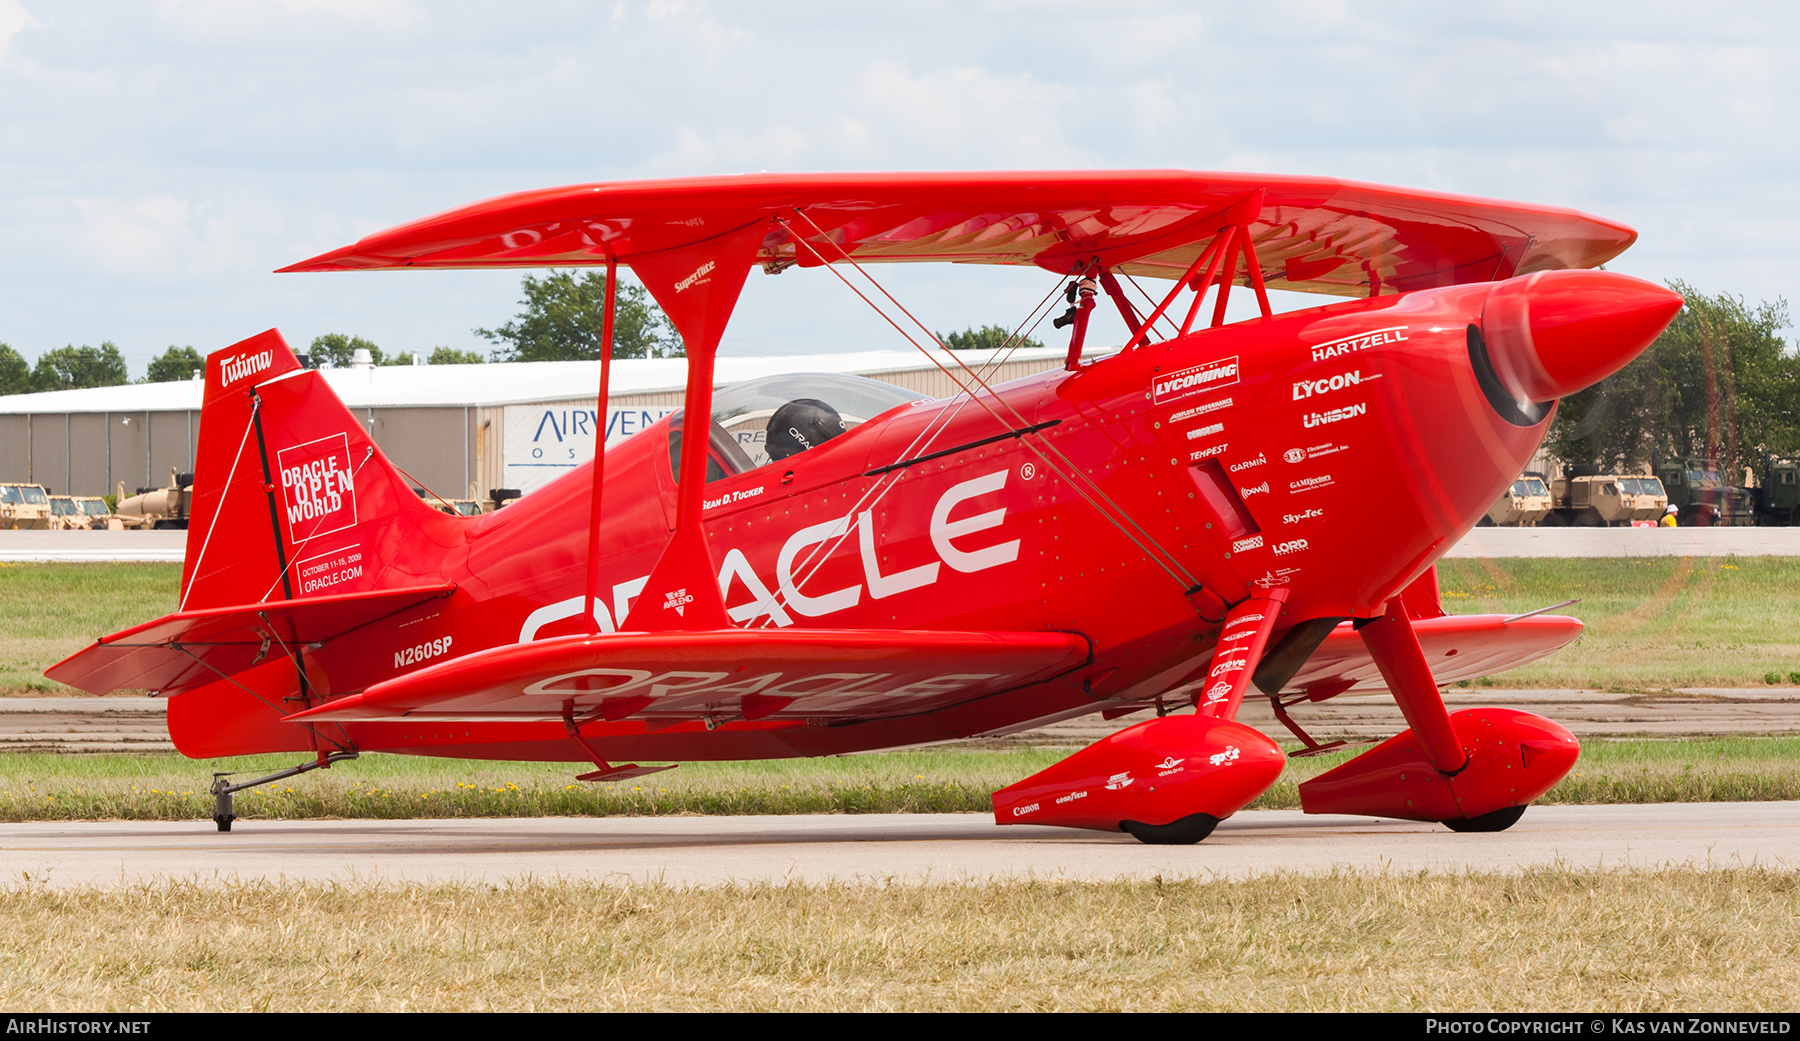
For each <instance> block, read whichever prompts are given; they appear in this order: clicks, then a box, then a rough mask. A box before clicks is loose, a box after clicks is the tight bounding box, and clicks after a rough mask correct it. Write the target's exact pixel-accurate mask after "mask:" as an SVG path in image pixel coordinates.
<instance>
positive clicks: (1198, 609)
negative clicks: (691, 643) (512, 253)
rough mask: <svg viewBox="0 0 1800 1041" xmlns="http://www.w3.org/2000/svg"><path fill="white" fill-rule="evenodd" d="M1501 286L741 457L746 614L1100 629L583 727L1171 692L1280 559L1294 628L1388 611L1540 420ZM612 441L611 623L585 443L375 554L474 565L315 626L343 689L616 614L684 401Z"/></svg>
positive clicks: (914, 727) (942, 729)
mask: <svg viewBox="0 0 1800 1041" xmlns="http://www.w3.org/2000/svg"><path fill="white" fill-rule="evenodd" d="M1488 289H1489V286H1487V285H1474V286H1463V287H1451V288H1446V289H1440V290H1427V291H1421V292H1415V293H1410V294H1405V295H1401V296H1385V297H1378V298H1375V299H1371V300H1362V301H1353V302H1346V303H1342V304H1337V305H1333V306H1329V307H1323V308H1317V309H1312V310H1307V311H1300V312H1292V313H1288V314H1283V315H1277V316H1275V317H1273V318H1269V319H1259V320H1253V321H1247V322H1241V323H1237V324H1234V325H1229V326H1224V327H1220V328H1217V329H1210V330H1205V331H1202V332H1198V333H1195V334H1192V335H1189V336H1186V337H1182V338H1179V339H1175V340H1170V341H1166V342H1161V343H1152V344H1149V345H1147V346H1141V347H1138V348H1135V349H1132V350H1130V351H1127V352H1125V353H1122V354H1119V355H1116V356H1113V357H1109V358H1105V359H1103V360H1101V361H1097V362H1094V363H1092V364H1089V365H1086V366H1084V367H1082V368H1081V369H1080V370H1079V371H1076V372H1072V373H1071V372H1064V371H1058V372H1054V373H1046V374H1042V375H1039V376H1035V377H1031V378H1028V379H1023V380H1018V381H1014V382H1012V383H1008V384H1004V385H1000V386H997V387H995V388H993V395H992V396H991V397H990V396H989V394H988V393H987V392H985V391H983V392H980V393H979V394H978V395H977V397H976V399H975V400H973V401H971V400H970V399H969V398H968V397H958V398H951V399H944V400H937V401H923V402H916V403H913V404H910V405H902V406H900V407H897V408H894V409H891V410H889V411H887V412H885V413H883V414H881V415H879V416H875V417H873V418H870V419H868V420H867V421H866V422H862V423H861V424H860V425H857V426H855V427H854V428H852V429H850V430H849V431H847V432H846V433H844V434H843V435H841V436H838V437H836V438H834V439H832V440H830V441H828V442H826V443H824V444H822V445H819V446H817V447H815V448H812V449H810V450H808V451H803V452H801V453H799V454H798V455H795V456H791V457H789V458H786V459H781V460H776V461H774V462H770V463H767V464H766V465H762V466H758V467H755V468H752V469H749V470H747V471H744V472H740V473H727V474H725V475H724V476H723V477H720V478H718V479H716V480H713V481H712V482H710V483H709V484H708V486H707V489H706V495H705V501H706V504H707V506H706V511H705V526H706V532H707V536H708V539H709V543H710V549H711V553H712V556H713V560H714V563H715V565H716V566H717V567H718V568H719V569H720V575H721V578H720V582H721V586H722V588H723V590H724V597H725V605H726V607H727V610H728V612H729V613H730V615H731V617H732V620H733V623H734V624H737V625H740V626H745V627H749V628H762V627H769V628H787V627H816V628H832V629H926V630H971V631H995V630H997V631H1037V630H1057V631H1065V632H1073V633H1079V634H1081V635H1082V636H1085V637H1086V638H1087V639H1088V640H1089V641H1090V643H1091V645H1092V647H1093V655H1092V661H1091V662H1090V663H1089V664H1088V665H1087V666H1086V667H1084V668H1081V669H1079V670H1076V671H1074V672H1072V673H1069V674H1068V675H1065V676H1063V677H1062V678H1060V679H1055V680H1050V681H1047V682H1041V683H1036V684H1033V685H1031V686H1029V687H1026V688H1023V689H1019V690H1016V691H1012V692H1008V693H1004V694H1000V695H993V696H988V697H984V698H981V699H978V700H975V701H972V702H966V703H961V704H945V703H941V702H933V703H930V704H919V705H908V704H905V703H904V701H905V699H892V698H889V699H883V698H882V697H880V696H879V695H880V693H881V692H880V689H879V683H878V682H876V681H866V680H865V681H864V682H862V683H860V684H859V685H857V688H856V690H855V691H854V693H856V694H862V695H869V696H863V697H840V698H837V699H835V700H834V699H832V698H830V697H825V696H821V697H816V698H812V699H810V700H806V701H803V703H801V704H798V705H796V706H795V707H794V708H793V710H792V711H790V712H788V713H786V714H784V715H782V716H778V717H776V718H772V719H766V720H744V719H733V718H732V716H731V712H730V706H729V705H718V706H711V708H708V702H707V698H706V692H705V691H704V690H696V691H692V692H689V693H688V694H687V695H686V697H685V702H686V710H687V711H689V712H691V715H690V717H689V718H687V719H686V720H672V719H670V718H667V717H666V716H665V717H663V718H655V719H626V720H620V721H612V722H600V723H595V724H593V725H592V726H590V727H588V728H587V729H586V730H585V731H584V733H586V734H587V735H588V736H589V737H590V738H591V739H592V740H593V741H594V742H596V744H597V746H598V747H600V748H601V749H602V750H603V751H605V752H606V753H607V754H612V755H617V756H619V757H621V758H626V757H646V758H659V757H660V758H681V759H703V758H755V757H771V756H782V755H810V754H831V753H837V752H845V751H855V750H862V749H870V748H880V747H893V746H898V745H907V744H916V743H921V742H926V741H937V740H946V739H953V738H957V737H966V736H970V735H975V734H982V733H992V732H996V731H1004V730H1010V729H1019V728H1023V727H1025V726H1029V725H1035V724H1037V723H1041V722H1043V721H1048V720H1052V719H1056V718H1062V717H1068V716H1073V715H1078V714H1082V713H1086V712H1091V711H1096V710H1098V709H1100V708H1103V707H1108V706H1110V705H1117V704H1120V703H1121V702H1122V701H1127V700H1137V699H1148V698H1154V697H1156V696H1157V695H1164V696H1166V697H1167V698H1169V699H1170V700H1171V702H1175V701H1180V700H1182V699H1184V698H1185V696H1186V695H1185V694H1184V693H1183V691H1184V685H1186V684H1191V683H1194V682H1197V681H1198V680H1199V679H1200V678H1201V677H1202V676H1203V675H1204V671H1205V668H1206V665H1207V663H1208V661H1209V660H1210V658H1211V655H1212V651H1213V649H1214V644H1215V640H1216V637H1217V633H1218V622H1219V620H1220V616H1219V614H1217V613H1216V612H1215V605H1224V604H1230V603H1236V602H1238V601H1241V600H1243V599H1244V598H1245V597H1246V596H1248V595H1250V593H1251V591H1252V590H1254V589H1256V588H1259V587H1260V588H1264V589H1267V588H1270V587H1273V586H1287V587H1289V590H1290V592H1289V598H1288V600H1287V601H1286V605H1285V608H1284V611H1283V616H1282V619H1281V622H1280V623H1279V628H1278V632H1277V634H1276V638H1277V639H1278V638H1279V636H1280V631H1281V630H1285V629H1287V628H1289V627H1291V626H1292V625H1294V624H1295V623H1298V622H1301V621H1305V620H1308V619H1318V618H1354V617H1367V616H1370V615H1372V614H1376V613H1379V611H1380V609H1381V606H1382V605H1383V603H1384V602H1385V601H1387V600H1388V599H1389V598H1390V597H1392V596H1393V595H1394V594H1395V593H1396V592H1397V591H1398V590H1400V589H1401V588H1403V587H1404V586H1405V585H1406V584H1407V583H1408V582H1410V581H1411V580H1412V579H1414V578H1415V577H1417V576H1418V575H1419V574H1420V573H1421V572H1423V571H1424V570H1425V569H1426V568H1427V567H1429V566H1430V565H1431V564H1432V563H1433V562H1434V561H1435V560H1436V559H1437V557H1438V556H1439V555H1441V554H1442V553H1443V552H1444V550H1445V549H1447V548H1448V547H1449V546H1450V545H1451V544H1452V543H1453V542H1454V541H1455V540H1456V539H1457V538H1459V537H1460V536H1461V535H1462V534H1463V533H1465V532H1466V531H1467V530H1468V529H1469V528H1470V527H1471V526H1472V525H1473V524H1474V523H1475V522H1476V521H1477V520H1478V519H1479V518H1480V517H1481V516H1482V514H1483V512H1484V511H1485V510H1486V509H1487V507H1488V506H1489V505H1491V503H1492V502H1493V500H1494V498H1495V496H1497V495H1498V494H1499V493H1500V492H1501V491H1502V490H1503V489H1504V488H1506V487H1507V485H1508V483H1509V482H1510V481H1511V480H1512V479H1513V478H1514V477H1515V476H1516V475H1517V473H1518V472H1519V470H1520V468H1521V466H1522V465H1523V464H1524V463H1525V461H1526V460H1527V459H1528V458H1529V456H1530V454H1531V453H1532V451H1533V450H1534V449H1535V448H1536V446H1537V444H1538V442H1539V440H1540V439H1541V438H1542V435H1543V432H1544V423H1545V422H1546V421H1547V416H1546V417H1544V418H1543V419H1540V420H1539V421H1538V422H1537V423H1536V424H1534V425H1529V426H1522V425H1515V423H1513V422H1509V421H1508V420H1507V419H1506V418H1504V417H1503V416H1501V415H1500V414H1499V413H1498V412H1497V411H1496V410H1495V409H1494V408H1493V407H1491V406H1490V404H1489V402H1488V400H1487V398H1486V397H1484V394H1483V390H1482V388H1481V386H1480V385H1479V382H1478V380H1477V377H1476V375H1475V373H1474V371H1473V369H1472V366H1471V361H1470V348H1469V336H1470V334H1469V329H1470V326H1471V325H1472V323H1476V322H1477V321H1478V320H1479V317H1480V312H1481V307H1482V302H1483V300H1484V299H1485V297H1486V295H1487V292H1488ZM1022 430H1030V431H1031V432H1029V433H1016V432H1018V431H1022ZM1007 435H1014V436H1007ZM604 465H605V479H604V488H603V506H602V520H601V543H600V544H601V553H600V556H599V558H598V560H597V561H596V564H595V566H596V568H597V575H598V582H597V587H598V591H599V596H598V601H599V603H598V606H597V609H596V611H595V612H594V616H593V620H592V622H591V623H590V622H589V621H588V620H587V619H585V618H584V617H583V611H582V608H583V605H584V603H585V597H584V594H585V590H586V587H587V576H586V570H585V567H586V561H587V546H588V528H587V521H588V512H589V507H588V502H589V496H590V494H591V487H592V471H591V469H590V468H589V467H587V466H583V467H581V468H579V469H577V470H575V471H574V472H572V473H570V474H568V475H566V476H565V477H563V478H562V479H560V480H558V481H556V482H554V483H553V484H551V485H549V486H547V487H545V488H543V489H540V490H539V491H537V492H535V493H533V494H532V495H531V496H529V497H528V498H526V499H524V500H521V501H520V502H519V503H518V504H516V505H514V506H512V507H509V508H507V509H505V510H502V511H499V512H496V513H493V514H489V515H485V516H482V517H479V518H473V519H466V520H465V519H460V518H450V517H444V518H443V521H442V523H441V524H439V523H437V522H433V527H432V529H431V530H432V532H433V533H434V535H433V536H432V538H431V541H434V542H437V543H439V545H438V546H437V547H435V548H433V551H432V553H431V554H430V558H431V559H432V560H433V561H434V563H433V565H432V566H431V567H430V568H429V569H426V568H423V567H422V566H421V565H420V562H419V561H418V560H416V559H415V560H413V562H412V563H411V564H406V565H402V564H401V558H403V557H407V556H408V554H409V551H410V550H412V549H414V548H416V547H404V546H396V547H392V548H391V549H387V550H382V551H379V552H377V553H375V554H374V555H372V556H371V557H370V558H369V559H368V560H367V562H366V566H368V567H374V568H381V567H405V568H406V569H407V570H410V571H412V572H413V573H414V576H413V577H414V579H415V580H417V579H419V578H423V577H428V576H427V575H426V572H427V571H429V572H431V573H432V574H435V575H436V576H438V577H440V578H442V579H446V580H449V581H453V582H455V583H456V584H457V590H456V592H455V593H454V594H453V595H452V596H451V597H450V598H448V599H446V600H443V601H435V602H433V603H432V604H429V605H425V606H421V607H417V608H412V609H409V610H408V611H405V612H402V613H401V614H399V615H396V616H394V617H393V618H391V619H387V620H384V621H383V622H381V623H378V624H376V625H372V626H369V627H366V628H365V629H363V630H359V631H357V632H355V633H352V634H350V635H348V636H346V637H343V638H341V639H339V640H336V641H332V642H331V643H329V644H327V645H326V646H324V647H321V648H318V649H317V650H316V651H315V652H314V654H313V659H312V661H313V664H316V666H317V671H318V675H319V678H320V679H321V680H322V681H323V682H321V684H320V686H321V687H322V688H324V687H328V688H329V689H328V691H326V690H322V691H321V692H322V693H327V692H328V693H348V692H352V691H356V690H361V689H363V688H365V687H367V686H369V685H370V684H373V683H376V682H379V681H382V680H386V679H390V678H393V677H395V676H398V675H403V674H406V673H408V672H410V671H413V670H415V669H418V668H422V667H427V666H430V665H434V664H437V663H439V662H441V661H446V660H450V659H452V658H454V657H457V656H460V655H463V654H466V653H470V652H473V651H477V650H481V649H483V648H487V647H493V646H497V645H501V644H506V643H512V642H515V641H530V640H537V639H544V638H547V637H551V636H557V635H567V634H571V633H578V632H582V631H585V630H586V629H587V628H588V627H589V626H590V624H591V625H592V626H593V627H594V628H597V629H599V630H601V631H612V630H614V629H617V628H619V627H621V626H622V625H623V624H624V620H625V619H626V618H627V616H628V615H629V613H630V611H631V609H632V608H633V607H634V606H635V597H636V594H637V592H638V590H639V589H641V588H642V585H643V582H644V579H645V577H646V576H647V575H648V574H649V573H650V570H651V568H652V566H653V565H654V564H655V563H656V560H657V558H658V556H659V554H660V553H661V552H662V549H663V546H664V545H665V543H666V542H667V541H668V539H669V535H670V531H671V529H672V525H673V519H674V514H675V484H674V478H673V476H672V474H673V471H672V469H671V461H670V436H669V430H668V429H667V421H665V422H664V424H659V425H658V426H656V427H653V428H651V429H649V430H647V431H645V432H644V433H642V434H640V435H638V436H636V437H633V438H631V439H629V440H627V441H625V442H623V443H621V444H619V445H617V446H615V447H613V448H611V449H609V450H608V452H607V455H606V458H605V464H604ZM440 529H441V531H440ZM383 556H391V557H393V558H394V559H392V560H383V559H379V558H381V557H383ZM329 574H330V572H329V570H325V571H319V572H316V573H315V575H314V576H313V577H312V578H311V579H309V578H302V581H303V582H304V581H308V580H326V579H327V578H328V577H329ZM296 592H297V593H300V594H301V595H304V594H305V592H306V590H304V589H301V590H297V591H296ZM669 708H670V706H664V710H665V711H667V710H668V709H669ZM702 715H705V716H707V717H709V721H708V722H705V723H703V722H702V721H701V716H702ZM721 720H722V721H721ZM496 726H497V727H500V730H498V731H496V730H495V729H493V728H494V727H496ZM347 728H348V729H349V730H350V731H351V732H352V736H353V737H354V738H355V740H356V741H357V743H358V745H359V746H361V747H365V748H389V749H393V750H397V751H412V752H419V753H425V754H451V755H465V756H492V757H495V758H515V759H555V760H577V759H580V758H582V757H583V753H582V752H581V750H580V749H578V748H576V747H575V746H574V745H573V743H572V742H570V741H568V739H567V736H566V735H565V734H563V733H562V732H561V728H560V727H556V726H551V725H547V724H536V723H518V724H490V725H489V726H488V727H487V728H484V729H482V730H481V731H480V732H479V733H476V732H474V731H468V732H464V733H460V734H459V733H458V732H457V731H458V728H457V727H456V726H455V725H453V724H433V725H430V726H409V725H408V724H405V723H392V722H381V723H364V724H348V725H347ZM500 733H503V734H504V740H496V735H497V734H500Z"/></svg>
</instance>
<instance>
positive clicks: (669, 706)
mask: <svg viewBox="0 0 1800 1041" xmlns="http://www.w3.org/2000/svg"><path fill="white" fill-rule="evenodd" d="M1089 659H1090V649H1089V645H1088V641H1087V639H1086V638H1085V637H1083V636H1079V635H1076V634H1072V633H1054V632H1051V633H1045V632H1035V633H1007V632H918V631H907V630H875V629H780V630H751V629H717V630H708V631H704V632H667V633H638V632H628V633H608V634H604V635H598V636H565V637H558V638H555V639H549V640H539V641H536V642H533V643H517V644H508V645H506V646H503V647H493V648H489V649H488V650H484V651H477V652H476V653H474V654H470V655H467V656H465V657H462V658H457V659H455V660H452V661H448V662H444V663H443V664H440V665H434V666H432V667H430V668H427V669H422V670H420V671H418V672H415V673H412V674H411V675H408V676H402V677H400V678H398V679H393V680H388V681H387V682H385V683H378V684H376V685H374V686H372V687H370V688H369V689H368V690H365V691H363V692H362V693H360V694H352V695H350V696H348V697H344V698H339V699H338V700H335V701H331V702H328V703H326V704H325V705H322V706H320V707H318V708H314V709H310V710H308V711H305V712H300V713H297V714H295V715H293V716H291V717H289V718H290V719H292V720H294V721H296V722H325V721H333V722H352V721H356V720H379V719H407V720H444V721H449V720H456V721H479V720H511V721H521V722H524V721H555V720H563V721H565V722H573V723H575V724H577V725H579V724H581V723H584V722H587V721H591V720H594V719H607V720H621V719H627V718H639V719H646V720H655V719H662V720H669V719H672V718H680V719H696V718H701V717H706V718H709V719H710V718H717V719H728V718H733V717H740V716H741V717H743V718H748V719H764V718H774V719H809V720H834V719H852V718H854V719H868V718H870V717H872V716H881V715H893V714H907V713H913V712H923V711H929V710H932V709H936V708H941V707H943V706H945V705H950V704H956V703H959V702H963V701H968V700H970V699H973V698H978V697H983V696H986V695H989V694H996V693H999V692H1001V691H1005V690H1011V689H1014V688H1017V687H1021V686H1024V685H1026V684H1029V683H1036V682H1039V681H1042V680H1046V679H1050V678H1052V677H1055V676H1059V675H1061V674H1063V673H1065V672H1068V671H1070V670H1072V669H1076V668H1079V667H1081V666H1082V665H1084V664H1086V663H1087V662H1088V660H1089Z"/></svg>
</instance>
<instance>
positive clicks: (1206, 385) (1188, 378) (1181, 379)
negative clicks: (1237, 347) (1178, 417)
mask: <svg viewBox="0 0 1800 1041" xmlns="http://www.w3.org/2000/svg"><path fill="white" fill-rule="evenodd" d="M1237 381H1238V356H1237V355H1235V354H1234V355H1232V356H1231V357H1229V358H1220V359H1219V360H1218V361H1210V362H1207V363H1206V364H1205V365H1196V366H1194V367H1193V368H1191V369H1182V370H1181V371H1180V372H1171V373H1169V374H1168V375H1167V376H1161V377H1158V378H1157V379H1154V380H1152V381H1151V383H1150V400H1151V402H1152V403H1154V404H1157V405H1160V404H1162V403H1163V402H1165V401H1178V400H1180V399H1182V398H1185V397H1189V396H1191V395H1194V394H1198V393H1200V392H1201V391H1205V390H1216V389H1218V388H1219V387H1229V386H1231V385H1232V384H1233V383H1236V382H1237Z"/></svg>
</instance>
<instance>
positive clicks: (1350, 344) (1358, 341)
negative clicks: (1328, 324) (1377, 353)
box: [1311, 325, 1406, 361]
mask: <svg viewBox="0 0 1800 1041" xmlns="http://www.w3.org/2000/svg"><path fill="white" fill-rule="evenodd" d="M1404 339H1406V326H1404V325H1395V326H1390V327H1388V328H1386V329H1377V330H1375V331H1374V332H1371V333H1357V334H1356V335H1355V336H1346V337H1344V338H1343V339H1340V340H1327V341H1325V342H1324V343H1316V344H1313V346H1312V347H1311V350H1312V360H1313V361H1324V360H1326V359H1327V358H1335V357H1337V356H1338V355H1340V354H1353V353H1355V352H1357V351H1366V350H1368V349H1369V348H1371V347H1379V346H1381V345H1382V344H1384V343H1399V342H1400V341H1401V340H1404Z"/></svg>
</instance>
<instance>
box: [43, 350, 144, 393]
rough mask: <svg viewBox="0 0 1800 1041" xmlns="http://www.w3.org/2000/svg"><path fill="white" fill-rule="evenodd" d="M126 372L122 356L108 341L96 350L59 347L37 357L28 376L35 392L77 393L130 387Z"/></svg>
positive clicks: (129, 379) (129, 378)
mask: <svg viewBox="0 0 1800 1041" xmlns="http://www.w3.org/2000/svg"><path fill="white" fill-rule="evenodd" d="M130 382H131V376H130V374H129V373H128V372H127V371H126V369H125V356H124V355H122V354H120V353H119V348H117V347H116V346H114V345H113V343H112V341H110V340H108V341H106V342H104V343H102V344H101V345H100V346H99V347H97V348H96V347H89V346H87V345H86V344H82V345H81V346H80V347H76V346H75V345H73V344H70V345H69V346H67V347H58V348H56V349H55V350H53V351H45V352H44V353H43V354H41V355H39V356H38V360H37V367H36V368H34V369H33V370H32V372H31V383H32V387H33V389H36V390H80V389H83V388H86V387H116V386H119V385H120V384H122V383H130Z"/></svg>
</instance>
